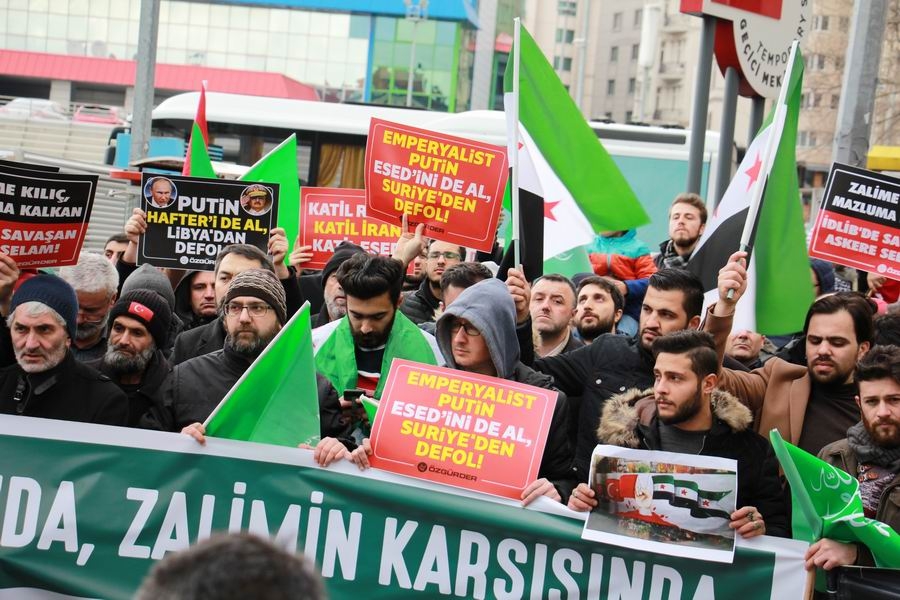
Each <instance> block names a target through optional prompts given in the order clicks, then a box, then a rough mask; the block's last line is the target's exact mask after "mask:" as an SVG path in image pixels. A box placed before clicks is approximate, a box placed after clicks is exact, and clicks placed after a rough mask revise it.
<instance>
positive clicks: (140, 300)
mask: <svg viewBox="0 0 900 600" xmlns="http://www.w3.org/2000/svg"><path fill="white" fill-rule="evenodd" d="M122 316H125V317H129V318H131V319H134V320H135V321H139V322H140V323H142V324H143V325H144V327H146V328H147V331H148V332H149V333H150V335H151V336H153V341H154V342H155V343H156V347H157V348H158V349H160V350H162V349H163V348H165V347H166V342H167V341H168V339H169V327H170V326H171V324H172V309H171V308H169V303H168V301H167V300H166V299H165V298H163V297H162V296H160V295H159V294H158V293H156V292H154V291H153V290H147V289H136V290H131V291H130V292H128V293H125V294H122V297H121V298H119V300H118V301H117V302H116V303H115V305H113V307H112V310H110V311H109V323H110V326H111V325H112V324H113V323H115V321H116V319H117V318H118V317H122Z"/></svg>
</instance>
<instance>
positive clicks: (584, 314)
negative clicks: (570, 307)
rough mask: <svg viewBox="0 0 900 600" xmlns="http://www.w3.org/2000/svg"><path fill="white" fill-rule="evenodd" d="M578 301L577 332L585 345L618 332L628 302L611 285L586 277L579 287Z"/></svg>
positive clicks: (576, 312)
mask: <svg viewBox="0 0 900 600" xmlns="http://www.w3.org/2000/svg"><path fill="white" fill-rule="evenodd" d="M576 299H577V300H576V305H575V329H576V330H578V335H579V336H581V339H582V340H583V341H584V343H585V344H590V343H591V342H593V341H594V340H595V339H597V338H598V337H600V336H601V335H603V334H604V333H615V332H616V325H617V324H618V323H619V320H620V319H621V318H622V311H623V310H624V308H625V298H623V297H622V293H621V292H620V291H619V288H618V287H617V286H616V285H615V284H614V283H613V282H612V281H610V280H609V279H606V278H605V277H598V276H596V275H594V276H591V277H585V278H584V279H582V280H581V281H580V282H579V283H578V290H577V291H576Z"/></svg>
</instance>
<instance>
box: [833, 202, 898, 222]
mask: <svg viewBox="0 0 900 600" xmlns="http://www.w3.org/2000/svg"><path fill="white" fill-rule="evenodd" d="M832 204H833V205H834V206H837V207H839V208H844V209H847V210H852V211H853V212H855V213H859V214H861V215H867V216H870V217H875V218H876V219H884V220H886V221H896V220H897V211H896V210H894V209H892V208H885V207H883V206H876V205H874V204H869V203H868V202H863V201H862V200H851V199H850V198H844V197H843V196H835V197H834V200H833V201H832Z"/></svg>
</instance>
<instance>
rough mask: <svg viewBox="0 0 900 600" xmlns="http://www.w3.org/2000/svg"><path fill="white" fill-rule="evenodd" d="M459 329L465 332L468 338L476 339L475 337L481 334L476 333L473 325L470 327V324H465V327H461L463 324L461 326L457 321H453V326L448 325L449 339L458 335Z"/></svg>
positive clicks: (476, 330)
mask: <svg viewBox="0 0 900 600" xmlns="http://www.w3.org/2000/svg"><path fill="white" fill-rule="evenodd" d="M460 329H465V330H466V335H468V336H470V337H477V336H480V335H481V332H480V331H478V328H476V327H475V326H474V325H472V324H471V323H466V324H465V325H463V324H462V323H461V322H459V321H454V322H453V324H452V325H450V337H453V336H455V335H456V334H457V333H459V330H460Z"/></svg>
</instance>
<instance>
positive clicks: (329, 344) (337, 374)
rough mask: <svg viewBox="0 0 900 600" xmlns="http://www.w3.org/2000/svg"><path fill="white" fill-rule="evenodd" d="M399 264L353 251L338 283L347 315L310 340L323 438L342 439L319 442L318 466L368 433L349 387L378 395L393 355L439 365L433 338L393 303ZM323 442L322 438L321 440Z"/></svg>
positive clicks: (399, 280) (400, 272)
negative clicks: (351, 398) (341, 289)
mask: <svg viewBox="0 0 900 600" xmlns="http://www.w3.org/2000/svg"><path fill="white" fill-rule="evenodd" d="M403 269H404V267H403V263H402V262H401V261H398V260H395V259H393V258H389V257H386V256H377V255H372V254H362V253H360V254H355V255H354V256H352V257H350V258H349V259H348V260H346V261H344V263H343V264H342V265H341V266H340V268H339V269H338V272H337V278H338V282H339V283H340V285H341V287H342V288H343V290H344V293H345V294H346V296H347V314H346V315H345V316H344V317H342V318H341V319H339V320H337V321H334V322H333V323H330V324H328V325H326V326H325V327H321V328H319V329H318V330H317V333H320V334H322V337H321V338H320V339H319V342H318V343H316V340H315V339H314V347H315V354H316V370H317V371H318V373H319V374H320V375H321V376H322V378H324V379H320V380H319V383H320V385H319V404H320V410H321V412H320V416H321V422H322V437H323V438H325V437H330V438H335V439H338V440H340V442H341V443H333V444H326V443H321V442H320V444H319V446H317V454H318V455H321V460H320V464H328V463H329V462H331V461H332V460H334V459H336V458H339V457H340V456H342V455H343V453H344V446H346V447H347V448H351V449H352V448H355V447H356V445H357V444H358V443H359V442H360V441H361V440H362V438H363V437H365V435H367V434H368V427H369V424H368V423H366V422H365V420H364V419H363V415H362V413H361V412H360V411H359V410H356V409H357V407H356V406H354V404H353V402H352V401H351V400H349V399H346V398H344V395H345V392H347V391H348V390H351V391H352V390H361V391H363V392H364V393H365V394H366V395H367V396H369V397H372V398H376V399H378V398H381V390H382V387H383V386H384V381H385V378H386V377H387V373H388V371H389V370H390V366H391V362H392V361H393V360H394V358H403V359H406V360H413V361H416V362H421V363H425V364H431V365H434V364H439V363H440V364H442V363H443V359H441V358H440V350H438V347H437V343H436V342H435V340H434V337H433V336H431V335H430V334H428V333H426V332H424V331H422V330H421V329H419V328H418V327H416V326H415V324H414V323H412V322H411V321H410V320H409V319H407V318H406V317H405V316H404V315H403V313H401V312H400V311H399V310H398V309H397V306H398V304H399V301H400V288H401V286H402V285H403ZM324 441H325V440H323V442H324Z"/></svg>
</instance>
